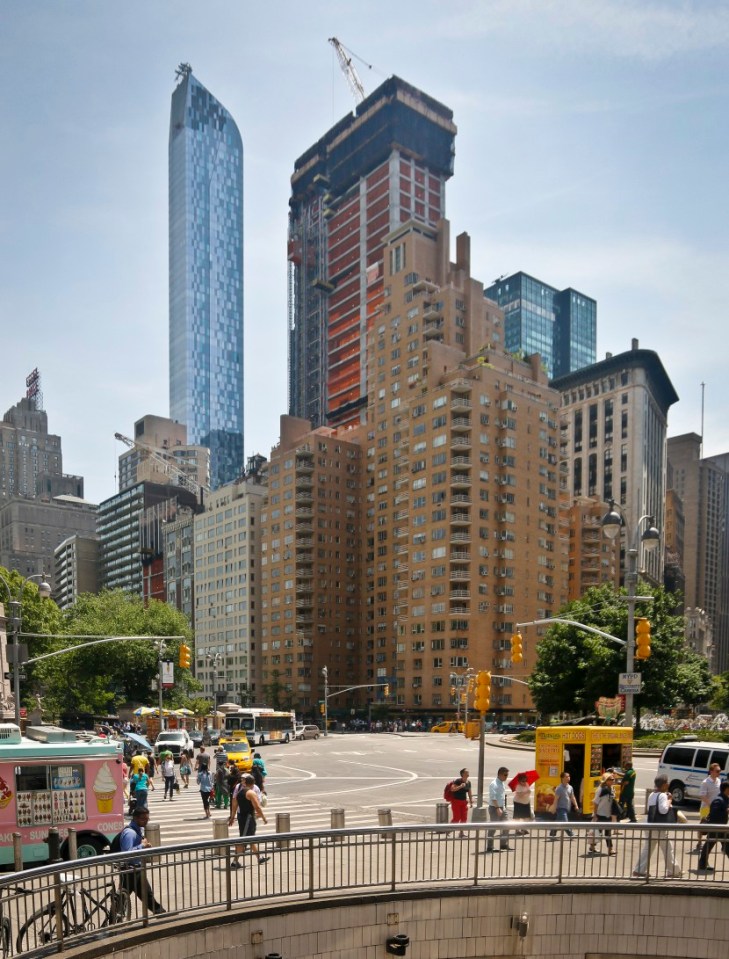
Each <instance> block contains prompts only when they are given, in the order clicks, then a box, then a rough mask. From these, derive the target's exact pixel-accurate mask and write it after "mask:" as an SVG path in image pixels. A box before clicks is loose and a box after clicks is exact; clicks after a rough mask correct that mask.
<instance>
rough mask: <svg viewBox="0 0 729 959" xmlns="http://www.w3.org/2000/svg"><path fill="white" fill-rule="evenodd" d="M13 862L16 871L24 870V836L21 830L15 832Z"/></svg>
mask: <svg viewBox="0 0 729 959" xmlns="http://www.w3.org/2000/svg"><path fill="white" fill-rule="evenodd" d="M13 862H14V863H15V871H16V872H22V871H23V836H22V834H21V833H19V832H14V833H13Z"/></svg>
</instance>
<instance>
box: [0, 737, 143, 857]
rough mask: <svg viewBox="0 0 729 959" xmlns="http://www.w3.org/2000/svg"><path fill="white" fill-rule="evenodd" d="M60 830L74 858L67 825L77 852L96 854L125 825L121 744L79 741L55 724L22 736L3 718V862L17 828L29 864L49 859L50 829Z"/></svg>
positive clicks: (65, 850)
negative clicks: (69, 844) (75, 836)
mask: <svg viewBox="0 0 729 959" xmlns="http://www.w3.org/2000/svg"><path fill="white" fill-rule="evenodd" d="M51 826H54V827H56V828H57V829H58V833H59V836H60V839H61V855H62V856H64V858H67V857H68V842H67V837H68V830H69V829H70V828H73V829H75V830H76V833H77V849H78V856H79V857H81V856H95V855H97V854H98V853H100V852H102V851H103V849H104V847H105V846H107V845H108V844H109V841H110V840H111V839H112V838H113V836H115V835H116V833H118V832H119V831H120V830H121V829H122V828H123V827H124V798H123V786H122V745H121V743H118V742H116V741H114V740H107V741H103V742H101V741H99V742H80V741H78V740H77V739H76V736H75V735H74V733H72V732H70V731H69V730H66V729H60V728H59V727H57V726H35V727H29V728H28V729H26V735H25V736H21V733H20V729H19V728H18V727H17V726H16V725H15V724H14V723H0V868H2V867H5V868H7V867H8V866H9V865H10V866H12V864H13V861H14V859H13V833H20V836H21V843H22V849H23V863H24V865H25V866H26V867H29V866H33V865H38V864H39V863H41V862H44V861H46V860H47V859H48V855H49V853H48V844H47V836H48V830H49V828H50V827H51Z"/></svg>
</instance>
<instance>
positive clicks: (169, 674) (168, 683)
mask: <svg viewBox="0 0 729 959" xmlns="http://www.w3.org/2000/svg"><path fill="white" fill-rule="evenodd" d="M174 685H175V667H174V663H171V662H169V661H168V660H163V661H162V688H163V689H172V687H173V686H174Z"/></svg>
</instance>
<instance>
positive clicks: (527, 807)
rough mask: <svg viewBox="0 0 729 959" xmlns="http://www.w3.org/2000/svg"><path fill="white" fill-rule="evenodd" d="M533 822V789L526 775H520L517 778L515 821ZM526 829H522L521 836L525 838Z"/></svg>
mask: <svg viewBox="0 0 729 959" xmlns="http://www.w3.org/2000/svg"><path fill="white" fill-rule="evenodd" d="M517 819H518V820H519V821H520V822H531V821H532V787H531V786H530V785H529V781H528V779H527V774H526V773H519V775H518V776H517V777H516V787H515V789H514V821H516V820H517ZM526 834H527V830H526V829H520V830H519V835H521V836H525V835H526Z"/></svg>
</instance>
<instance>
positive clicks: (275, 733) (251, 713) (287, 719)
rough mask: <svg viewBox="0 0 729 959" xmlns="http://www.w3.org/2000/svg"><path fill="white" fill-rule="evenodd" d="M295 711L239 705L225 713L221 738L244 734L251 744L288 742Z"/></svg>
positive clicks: (292, 733)
mask: <svg viewBox="0 0 729 959" xmlns="http://www.w3.org/2000/svg"><path fill="white" fill-rule="evenodd" d="M295 727H296V713H294V712H288V711H287V712H284V711H279V710H276V709H266V708H265V707H262V708H258V707H247V706H241V708H240V709H238V710H236V711H234V712H228V713H226V715H225V720H224V725H223V735H222V739H235V738H236V733H237V734H238V735H239V736H240V735H241V734H243V733H244V734H245V736H246V738H247V739H248V742H249V743H250V744H251V746H265V745H266V743H288V742H291V740H292V739H293V738H294V729H295Z"/></svg>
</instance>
